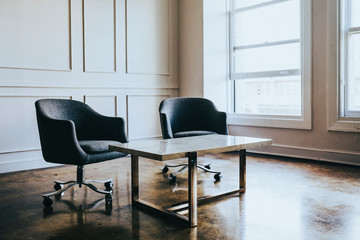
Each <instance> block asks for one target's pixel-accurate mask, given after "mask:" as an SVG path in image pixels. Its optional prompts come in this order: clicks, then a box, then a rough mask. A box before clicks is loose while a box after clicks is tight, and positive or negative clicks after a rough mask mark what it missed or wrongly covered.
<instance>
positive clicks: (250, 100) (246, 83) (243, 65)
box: [229, 0, 311, 129]
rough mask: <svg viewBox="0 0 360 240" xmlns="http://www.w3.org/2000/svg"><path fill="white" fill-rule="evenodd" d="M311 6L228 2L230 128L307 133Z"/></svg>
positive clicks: (284, 1)
mask: <svg viewBox="0 0 360 240" xmlns="http://www.w3.org/2000/svg"><path fill="white" fill-rule="evenodd" d="M310 10H311V7H310V1H308V0H232V2H231V10H230V24H229V26H230V31H229V32H230V79H231V80H233V82H232V89H233V91H232V93H233V94H232V96H231V98H232V100H231V102H232V110H233V113H234V114H230V119H229V122H230V124H239V125H254V126H269V127H288V128H304V129H309V128H311V120H310V119H311V109H310V105H311V104H310V103H311V88H310V85H311V79H310V76H311V74H310V72H311V70H310V68H311V62H310V61H311V54H310V53H311V47H310V46H311V44H310V41H311V39H310V32H311V31H310V30H311V27H310V16H311V13H310Z"/></svg>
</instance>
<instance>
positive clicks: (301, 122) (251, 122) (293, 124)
mask: <svg viewBox="0 0 360 240" xmlns="http://www.w3.org/2000/svg"><path fill="white" fill-rule="evenodd" d="M227 122H228V125H239V126H251V127H269V128H288V129H304V130H311V119H309V118H308V119H304V118H295V117H294V118H291V117H286V118H285V117H264V116H261V117H259V116H244V115H241V114H236V113H228V114H227Z"/></svg>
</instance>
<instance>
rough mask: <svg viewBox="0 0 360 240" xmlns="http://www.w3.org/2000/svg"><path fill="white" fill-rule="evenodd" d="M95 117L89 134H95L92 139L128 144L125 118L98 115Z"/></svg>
mask: <svg viewBox="0 0 360 240" xmlns="http://www.w3.org/2000/svg"><path fill="white" fill-rule="evenodd" d="M93 116H94V117H93V118H92V119H91V122H90V125H89V126H88V127H89V133H91V134H94V135H93V136H92V139H98V140H113V141H118V142H121V143H127V142H128V139H127V136H126V132H125V121H124V119H123V118H121V117H108V116H104V115H101V114H98V113H97V114H95V115H93Z"/></svg>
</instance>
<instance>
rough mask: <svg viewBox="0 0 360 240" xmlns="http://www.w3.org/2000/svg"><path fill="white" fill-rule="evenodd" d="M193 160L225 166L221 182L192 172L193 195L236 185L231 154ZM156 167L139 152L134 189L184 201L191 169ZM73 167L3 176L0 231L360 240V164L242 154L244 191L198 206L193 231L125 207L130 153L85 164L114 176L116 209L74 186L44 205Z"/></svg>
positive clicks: (21, 235)
mask: <svg viewBox="0 0 360 240" xmlns="http://www.w3.org/2000/svg"><path fill="white" fill-rule="evenodd" d="M216 158H218V160H216ZM199 162H210V163H211V165H212V168H213V169H215V168H216V169H219V170H221V171H223V174H222V175H223V178H222V180H221V182H218V183H214V180H213V177H212V174H209V173H204V172H202V171H199V172H198V180H199V181H198V193H199V196H200V195H208V194H213V193H220V192H223V191H227V190H232V189H235V188H236V187H237V186H238V184H237V183H238V155H237V154H235V153H229V154H221V155H216V156H206V157H205V158H200V159H199ZM161 166H162V163H161V162H153V161H150V160H146V159H141V161H140V169H141V172H140V178H141V180H140V186H141V188H140V197H141V198H142V199H144V200H147V201H149V202H153V203H157V204H159V205H168V204H171V203H175V202H178V201H182V200H185V199H186V196H187V180H186V178H187V171H185V172H184V174H181V175H180V176H178V181H177V184H176V185H170V184H169V182H168V180H167V174H162V173H161V172H160V168H161ZM75 174H76V167H74V166H62V167H57V168H50V169H42V170H33V171H24V172H16V173H7V174H0V239H54V240H55V239H56V240H57V239H157V240H160V239H244V240H249V239H251V240H252V239H286V240H289V239H291V240H292V239H306V240H308V239H316V240H318V239H319V240H321V239H324V240H325V239H326V240H331V239H341V240H348V239H349V240H352V239H354V240H355V239H357V240H358V239H360V168H358V167H351V166H344V165H337V164H325V163H316V162H311V161H301V160H295V159H288V158H271V157H264V156H248V157H247V174H246V177H247V182H246V184H247V189H246V192H245V193H243V194H240V196H235V197H229V198H225V199H221V200H219V201H216V202H212V203H207V204H204V205H200V206H199V207H198V226H197V227H196V228H192V229H189V228H186V227H183V226H182V225H179V224H178V223H177V222H173V221H169V220H168V219H165V218H159V217H157V216H155V215H152V214H149V213H146V212H142V211H139V210H137V209H133V208H132V207H131V204H130V196H131V193H130V179H131V177H130V176H131V175H130V158H129V157H126V158H122V159H117V160H112V161H108V162H105V163H99V164H93V165H89V166H86V170H85V176H86V178H87V179H105V178H108V177H111V178H113V180H114V184H115V186H114V200H113V207H112V210H109V209H107V210H106V208H105V203H104V201H103V197H102V196H101V195H100V194H98V193H95V192H93V191H92V190H90V189H87V188H85V187H83V188H79V187H75V189H73V190H68V191H67V192H66V193H65V194H64V196H62V198H61V199H59V200H57V201H54V204H53V211H52V213H51V212H50V213H47V212H45V213H44V212H43V205H42V197H41V194H42V193H43V192H46V191H51V190H52V187H53V183H52V182H53V180H55V179H59V180H72V179H75ZM100 186H101V185H100ZM91 207H94V208H92V209H90V208H91Z"/></svg>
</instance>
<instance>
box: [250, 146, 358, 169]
mask: <svg viewBox="0 0 360 240" xmlns="http://www.w3.org/2000/svg"><path fill="white" fill-rule="evenodd" d="M248 152H250V153H259V154H269V155H274V156H282V157H294V158H302V159H309V160H316V161H324V162H333V163H341V164H348V165H354V166H360V153H358V152H348V151H339V150H332V149H316V148H302V147H293V146H287V145H277V144H273V145H271V146H267V147H263V148H253V149H248Z"/></svg>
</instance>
